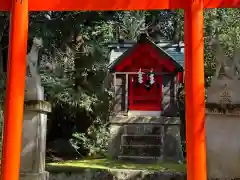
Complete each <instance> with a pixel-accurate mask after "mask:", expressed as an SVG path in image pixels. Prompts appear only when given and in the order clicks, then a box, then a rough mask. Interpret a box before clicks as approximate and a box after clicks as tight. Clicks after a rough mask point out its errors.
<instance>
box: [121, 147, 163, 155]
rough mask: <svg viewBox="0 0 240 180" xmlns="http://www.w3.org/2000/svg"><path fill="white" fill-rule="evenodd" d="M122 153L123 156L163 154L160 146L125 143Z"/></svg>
mask: <svg viewBox="0 0 240 180" xmlns="http://www.w3.org/2000/svg"><path fill="white" fill-rule="evenodd" d="M121 155H123V156H154V157H158V156H160V155H161V149H160V146H156V145H152V146H149V145H123V146H121Z"/></svg>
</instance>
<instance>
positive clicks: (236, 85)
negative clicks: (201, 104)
mask: <svg viewBox="0 0 240 180" xmlns="http://www.w3.org/2000/svg"><path fill="white" fill-rule="evenodd" d="M239 90H240V81H233V80H217V81H216V80H215V82H213V83H212V86H211V87H210V88H209V90H208V102H207V104H206V108H207V110H206V136H207V168H208V177H209V179H219V180H223V179H224V180H225V179H237V178H240V171H239V169H240V141H239V137H240V130H239V129H240V95H239Z"/></svg>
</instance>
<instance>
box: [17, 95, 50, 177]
mask: <svg viewBox="0 0 240 180" xmlns="http://www.w3.org/2000/svg"><path fill="white" fill-rule="evenodd" d="M50 111H51V106H50V104H49V103H48V102H45V101H41V100H30V101H26V102H25V109H24V121H23V132H22V152H21V169H20V179H21V180H47V179H48V173H47V172H46V171H45V151H46V150H45V147H46V129H47V113H48V112H50Z"/></svg>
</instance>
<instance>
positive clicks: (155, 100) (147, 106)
mask: <svg viewBox="0 0 240 180" xmlns="http://www.w3.org/2000/svg"><path fill="white" fill-rule="evenodd" d="M154 80H155V82H154V83H153V84H152V85H150V83H149V77H148V75H146V74H144V75H143V83H141V84H139V83H138V75H137V74H136V75H135V74H134V75H129V91H128V93H129V95H128V100H129V103H128V104H129V107H128V109H129V110H130V111H131V110H132V111H161V109H162V106H161V101H162V77H161V75H157V76H155V77H154Z"/></svg>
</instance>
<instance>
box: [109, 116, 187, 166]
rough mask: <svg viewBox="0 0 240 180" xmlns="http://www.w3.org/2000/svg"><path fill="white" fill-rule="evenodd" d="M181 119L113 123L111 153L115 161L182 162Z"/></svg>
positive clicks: (129, 119)
mask: <svg viewBox="0 0 240 180" xmlns="http://www.w3.org/2000/svg"><path fill="white" fill-rule="evenodd" d="M180 125H181V124H180V119H179V118H178V117H170V118H169V117H163V116H159V117H147V116H137V117H130V116H129V117H127V116H122V117H120V116H118V117H115V118H112V119H111V125H110V138H109V146H108V153H109V155H110V157H111V158H113V159H116V158H121V159H122V158H124V159H126V158H127V159H134V161H135V160H136V159H141V160H142V162H143V163H144V159H147V158H150V159H155V160H157V161H159V159H160V160H163V161H172V162H181V161H182V160H183V153H182V147H181V137H180Z"/></svg>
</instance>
